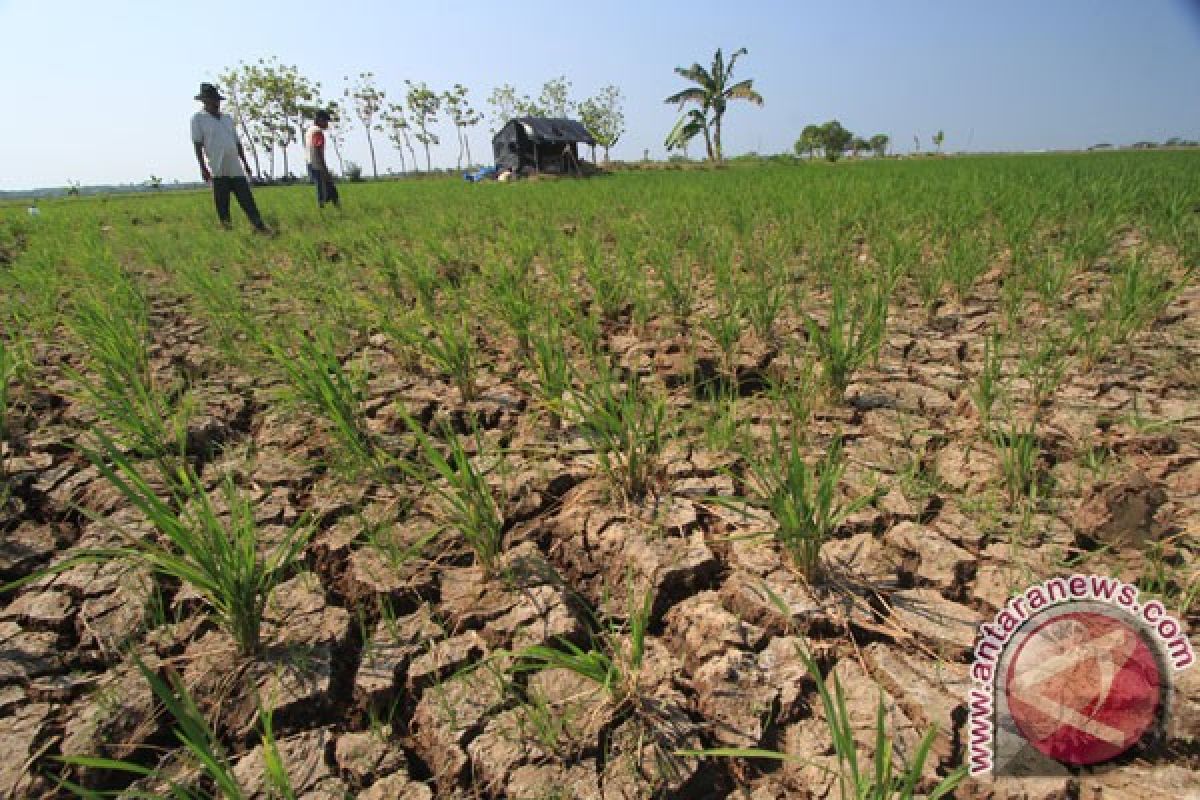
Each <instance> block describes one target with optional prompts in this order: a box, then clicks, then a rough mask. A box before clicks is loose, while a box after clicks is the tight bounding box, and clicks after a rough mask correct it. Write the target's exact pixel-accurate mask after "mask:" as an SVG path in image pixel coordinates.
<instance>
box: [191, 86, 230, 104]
mask: <svg viewBox="0 0 1200 800" xmlns="http://www.w3.org/2000/svg"><path fill="white" fill-rule="evenodd" d="M196 99H197V100H210V99H211V100H224V99H225V96H224V95H222V94H221V93H220V92H218V91H217V87H216V86H213V85H212V84H211V83H202V84H200V94H198V95H196Z"/></svg>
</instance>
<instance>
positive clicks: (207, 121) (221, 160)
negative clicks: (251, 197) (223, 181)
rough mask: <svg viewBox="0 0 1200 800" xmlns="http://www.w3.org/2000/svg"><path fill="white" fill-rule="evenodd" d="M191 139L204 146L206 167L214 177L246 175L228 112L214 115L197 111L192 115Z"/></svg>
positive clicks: (242, 176)
mask: <svg viewBox="0 0 1200 800" xmlns="http://www.w3.org/2000/svg"><path fill="white" fill-rule="evenodd" d="M192 141H193V142H195V143H196V144H198V145H202V146H203V147H204V155H205V156H207V157H208V169H209V172H211V173H212V174H213V176H214V177H217V178H244V177H246V172H245V170H243V169H242V163H241V160H240V159H238V138H237V131H235V130H234V127H233V117H231V116H229V115H228V114H222V115H221V116H219V117H214V116H213V115H212V114H210V113H208V112H207V111H197V112H196V113H195V115H193V116H192Z"/></svg>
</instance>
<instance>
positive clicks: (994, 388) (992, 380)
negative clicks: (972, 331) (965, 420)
mask: <svg viewBox="0 0 1200 800" xmlns="http://www.w3.org/2000/svg"><path fill="white" fill-rule="evenodd" d="M1002 359H1003V346H1002V345H1001V342H1000V335H999V334H998V333H995V332H993V333H992V334H990V335H989V336H988V337H987V338H986V339H984V340H983V365H982V366H981V367H980V370H979V374H978V375H977V376H975V384H974V385H973V386H972V387H971V401H972V402H973V403H974V404H975V410H976V411H977V412H978V413H979V421H980V423H981V424H982V425H983V429H984V430H988V429H989V428H990V427H991V422H992V409H993V408H995V406H996V400H997V399H998V398H1000V397H1001V396H1003V394H1004V386H1003V384H1002V383H1001V380H1002V378H1003V375H1002V374H1001V362H1002Z"/></svg>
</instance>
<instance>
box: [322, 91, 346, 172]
mask: <svg viewBox="0 0 1200 800" xmlns="http://www.w3.org/2000/svg"><path fill="white" fill-rule="evenodd" d="M321 105H322V107H323V108H324V109H325V110H326V111H328V112H329V117H330V120H331V123H332V124H331V125H330V126H329V128H328V129H327V130H326V131H325V137H326V138H327V139H329V142H330V143H331V144H332V145H333V154H334V155H335V156H337V160H338V172H340V173H341V174H343V175H345V174H346V163H345V162H344V161H342V147H343V146H345V144H346V133H347V131H349V129H350V118H349V117H347V116H346V111H345V109H344V108H342V104H341V103H340V102H338V101H337V100H326V101H325V102H324V103H322V104H321Z"/></svg>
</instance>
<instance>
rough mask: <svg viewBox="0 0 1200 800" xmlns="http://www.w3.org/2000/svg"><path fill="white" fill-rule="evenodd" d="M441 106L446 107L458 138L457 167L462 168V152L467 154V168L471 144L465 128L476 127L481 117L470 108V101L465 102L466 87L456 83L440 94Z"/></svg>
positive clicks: (469, 161)
mask: <svg viewBox="0 0 1200 800" xmlns="http://www.w3.org/2000/svg"><path fill="white" fill-rule="evenodd" d="M442 104H443V105H444V106H445V107H446V113H447V114H448V115H449V116H450V121H451V122H452V123H454V132H455V134H456V135H457V136H458V166H459V168H460V169H461V168H462V160H463V151H464V150H465V151H466V154H467V166H470V164H471V143H470V142H469V141H468V140H467V128H469V127H472V126H474V125H478V124H479V122H480V120H482V119H483V115H482V114H480V113H479V112H478V111H476V110H475V109H473V108H471V104H470V101H468V100H467V87H465V86H463V85H462V84H461V83H456V84H454V88H453V89H450V90H448V91H445V92H442Z"/></svg>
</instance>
